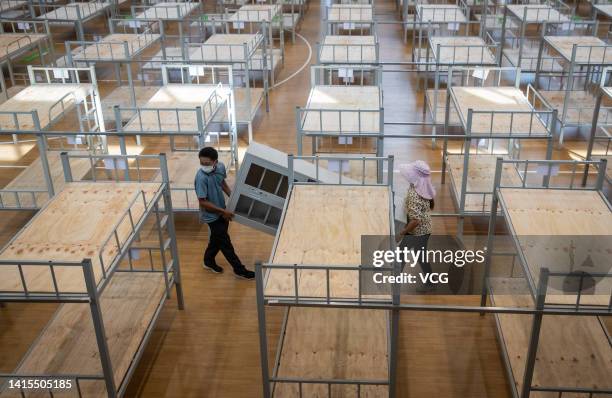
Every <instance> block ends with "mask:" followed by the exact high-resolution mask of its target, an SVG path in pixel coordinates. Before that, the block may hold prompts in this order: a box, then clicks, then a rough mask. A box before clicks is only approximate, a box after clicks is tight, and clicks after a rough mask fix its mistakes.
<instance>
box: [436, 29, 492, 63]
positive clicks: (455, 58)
mask: <svg viewBox="0 0 612 398" xmlns="http://www.w3.org/2000/svg"><path fill="white" fill-rule="evenodd" d="M429 46H430V47H431V51H432V55H433V57H434V59H435V60H436V62H437V63H442V64H450V65H452V64H464V65H487V64H495V63H496V59H495V56H494V55H493V53H492V52H491V49H490V47H491V46H487V43H486V42H485V41H484V40H483V39H482V38H480V37H474V36H462V37H442V36H433V37H430V38H429ZM438 46H440V58H436V57H437V51H438ZM456 46H474V47H456Z"/></svg>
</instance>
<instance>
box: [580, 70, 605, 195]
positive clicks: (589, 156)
mask: <svg viewBox="0 0 612 398" xmlns="http://www.w3.org/2000/svg"><path fill="white" fill-rule="evenodd" d="M611 73H612V68H610V67H606V68H604V70H603V72H602V74H601V81H600V87H599V90H598V93H597V100H596V102H595V110H594V111H593V122H592V125H591V133H590V135H589V142H588V144H587V151H586V156H585V160H589V161H592V160H593V150H594V149H595V145H596V144H600V145H599V146H602V147H603V148H604V153H603V154H598V155H596V156H595V157H598V156H603V157H605V158H607V157H610V156H612V132H610V127H611V125H612V123H611V122H610V121H609V120H608V119H607V118H605V119H604V121H603V122H601V121H600V120H599V119H600V118H599V115H600V113H601V110H602V109H603V110H605V111H606V112H609V111H612V109H610V107H609V106H604V105H603V100H604V98H605V99H610V98H612V95H611V94H612V93H610V91H608V90H607V89H606V88H607V87H609V85H610V80H609V77H610V76H611ZM604 174H605V180H606V182H607V183H608V184H609V185H612V178H611V177H610V176H608V175H607V170H605V171H604ZM587 176H588V165H587V166H585V174H584V177H583V180H582V184H583V185H586V182H587Z"/></svg>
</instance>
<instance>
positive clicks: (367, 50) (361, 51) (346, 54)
mask: <svg viewBox="0 0 612 398" xmlns="http://www.w3.org/2000/svg"><path fill="white" fill-rule="evenodd" d="M317 61H318V63H319V64H369V65H373V64H377V63H378V62H379V56H378V41H377V40H376V36H334V35H326V36H325V37H324V38H323V42H322V43H318V44H317Z"/></svg>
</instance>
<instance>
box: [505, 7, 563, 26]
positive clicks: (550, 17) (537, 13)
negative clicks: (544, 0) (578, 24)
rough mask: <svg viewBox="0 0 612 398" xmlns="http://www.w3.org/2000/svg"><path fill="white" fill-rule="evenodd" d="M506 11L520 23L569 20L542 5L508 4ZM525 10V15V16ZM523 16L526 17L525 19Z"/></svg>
mask: <svg viewBox="0 0 612 398" xmlns="http://www.w3.org/2000/svg"><path fill="white" fill-rule="evenodd" d="M506 8H508V11H509V12H511V13H512V14H514V16H515V17H516V18H517V19H518V20H519V21H520V22H528V23H542V22H563V21H569V18H568V17H567V16H565V15H563V14H561V13H560V12H559V11H557V10H555V9H554V8H552V7H551V6H549V5H544V4H526V5H525V4H509V5H507V6H506ZM525 9H527V14H525ZM525 15H526V16H527V17H526V18H525Z"/></svg>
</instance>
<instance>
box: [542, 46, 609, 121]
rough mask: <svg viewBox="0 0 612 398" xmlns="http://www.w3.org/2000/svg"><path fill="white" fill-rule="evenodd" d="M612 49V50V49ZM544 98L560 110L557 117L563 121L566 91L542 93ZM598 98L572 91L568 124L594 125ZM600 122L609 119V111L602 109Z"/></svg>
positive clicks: (583, 92) (568, 105)
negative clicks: (594, 113)
mask: <svg viewBox="0 0 612 398" xmlns="http://www.w3.org/2000/svg"><path fill="white" fill-rule="evenodd" d="M611 49H612V48H611ZM539 93H540V94H541V95H542V97H544V99H545V100H546V101H547V102H548V103H549V104H550V105H551V106H552V107H553V108H556V109H557V110H558V114H557V117H558V118H559V119H561V117H562V114H563V104H564V103H565V102H566V99H565V98H566V92H565V91H540V92H539ZM595 102H596V98H595V96H594V95H593V94H591V93H590V92H587V91H570V94H569V98H568V99H567V113H566V118H565V122H566V123H579V124H582V125H592V123H593V111H594V110H595ZM599 117H600V120H602V121H603V120H608V119H609V109H608V108H605V107H602V108H601V111H600V114H599Z"/></svg>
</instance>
